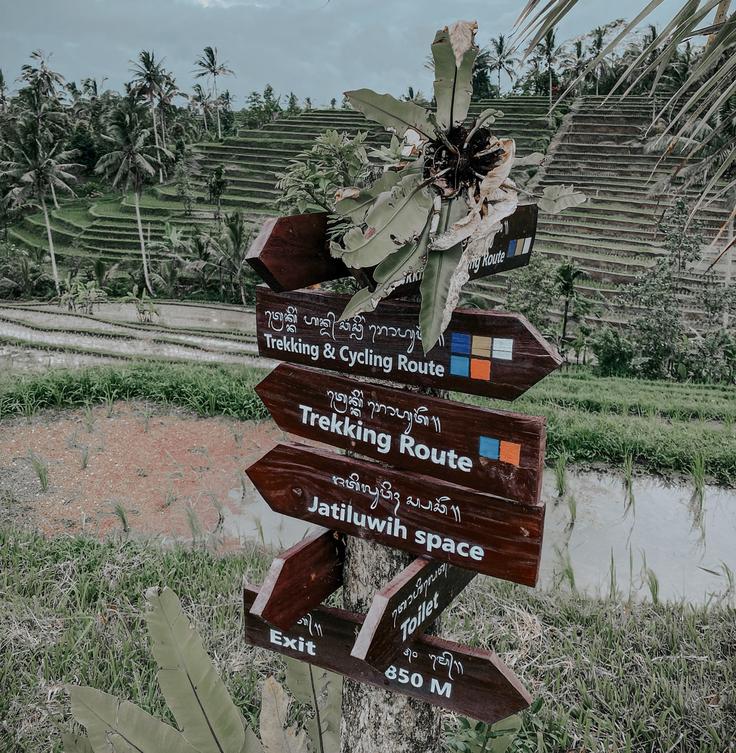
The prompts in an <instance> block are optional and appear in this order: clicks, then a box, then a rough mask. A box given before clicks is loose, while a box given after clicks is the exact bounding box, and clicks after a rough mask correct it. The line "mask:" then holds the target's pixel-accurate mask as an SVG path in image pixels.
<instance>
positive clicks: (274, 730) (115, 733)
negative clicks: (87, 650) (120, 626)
mask: <svg viewBox="0 0 736 753" xmlns="http://www.w3.org/2000/svg"><path fill="white" fill-rule="evenodd" d="M146 602H147V606H148V609H147V612H146V624H147V627H148V635H149V640H150V645H151V653H152V654H153V658H154V660H155V662H156V665H157V666H158V674H157V679H158V684H159V687H160V689H161V692H162V693H163V696H164V698H165V700H166V703H167V704H168V706H169V709H170V711H171V714H172V715H173V717H174V719H175V720H176V724H177V726H178V729H177V728H176V727H173V726H171V725H169V724H165V723H164V722H162V721H160V720H159V719H156V718H155V717H153V716H151V715H150V714H148V713H147V712H145V711H143V710H142V709H140V708H139V707H138V706H136V705H135V704H133V703H130V702H129V701H123V700H121V699H120V698H116V697H115V696H112V695H109V694H108V693H104V692H102V691H100V690H95V689H94V688H90V687H79V686H70V687H69V688H68V690H69V695H70V696H71V705H72V715H73V716H74V719H75V720H76V721H77V722H79V723H80V724H81V725H83V726H84V727H85V728H86V730H87V736H86V737H75V736H73V735H71V734H64V735H63V736H62V739H63V743H64V751H65V753H131V752H132V751H135V752H136V753H161V752H162V751H166V752H167V753H307V751H308V750H309V747H308V738H307V735H306V732H305V731H304V730H298V729H297V728H296V727H293V726H289V725H288V724H287V717H288V712H289V697H288V696H287V694H286V691H285V690H284V688H283V687H282V686H281V685H280V684H279V683H278V682H277V681H276V679H275V678H273V677H269V678H268V679H267V680H266V681H265V682H264V684H263V690H262V700H261V713H260V718H259V734H260V740H259V738H258V737H257V736H256V734H255V733H254V732H253V730H251V729H250V728H249V727H248V726H247V724H246V723H245V720H244V719H243V716H242V715H241V713H240V711H239V710H238V708H237V706H236V705H235V703H234V702H233V700H232V698H231V697H230V694H229V693H228V690H227V688H226V687H225V684H224V683H223V681H222V679H221V678H220V677H219V675H218V674H217V671H216V670H215V667H214V665H213V664H212V661H211V659H210V657H209V656H208V655H207V652H206V651H205V649H204V646H203V645H202V639H201V637H200V635H199V633H198V632H197V631H196V630H195V629H194V628H193V627H192V625H191V623H190V622H189V619H188V618H187V616H186V615H185V614H184V611H183V609H182V607H181V604H180V602H179V599H178V598H177V596H176V594H175V593H174V592H173V591H172V590H171V589H169V588H164V589H159V588H151V589H149V590H148V591H147V592H146ZM287 682H288V683H289V685H290V687H291V688H292V689H293V692H294V693H295V695H296V696H297V698H299V700H303V701H304V702H305V703H307V704H310V705H311V706H312V708H313V709H314V710H315V718H314V719H313V720H312V721H311V724H310V728H311V729H312V731H313V734H314V737H313V740H314V741H315V743H319V748H318V750H319V751H320V753H338V751H339V748H340V745H339V708H340V700H339V699H340V695H341V682H340V679H339V678H338V677H337V676H336V675H333V674H332V673H330V672H326V671H322V670H314V669H312V668H311V667H304V666H302V665H300V664H299V662H296V661H293V660H291V661H290V662H289V665H288V672H287ZM335 713H337V716H335Z"/></svg>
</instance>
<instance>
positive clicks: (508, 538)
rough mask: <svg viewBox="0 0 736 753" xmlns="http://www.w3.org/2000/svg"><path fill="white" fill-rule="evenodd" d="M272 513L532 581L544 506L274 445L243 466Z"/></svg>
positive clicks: (331, 455)
mask: <svg viewBox="0 0 736 753" xmlns="http://www.w3.org/2000/svg"><path fill="white" fill-rule="evenodd" d="M247 474H248V477H249V478H250V480H251V481H252V482H253V483H254V484H255V486H256V488H257V489H258V491H259V492H260V493H261V494H262V495H263V498H264V499H265V500H266V503H267V504H268V506H269V507H270V508H271V509H272V510H274V512H278V513H281V514H282V515H289V516H290V517H292V518H298V519H299V520H306V521H309V522H310V523H317V524H318V525H321V526H325V527H326V528H331V529H333V530H336V531H340V532H341V533H345V534H348V535H350V536H357V537H359V538H363V539H370V540H372V541H376V542H378V543H379V544H384V545H385V546H391V547H394V548H396V549H403V550H404V551H406V552H410V553H411V554H414V555H425V554H426V555H428V556H430V557H433V558H434V559H437V560H441V561H443V562H449V563H451V564H453V565H457V566H459V567H464V568H467V569H469V570H475V571H477V572H479V573H483V574H485V575H493V576H495V577H497V578H504V579H505V580H510V581H513V582H514V583H522V584H524V585H526V586H533V585H535V584H536V582H537V575H538V572H539V559H540V556H541V551H542V524H543V522H544V505H539V504H535V505H522V504H520V503H516V502H511V501H509V500H507V499H501V498H499V497H492V496H491V495H490V494H483V493H481V492H476V491H474V490H472V489H467V488H465V487H462V486H455V485H454V484H448V483H444V482H439V481H437V480H436V479H434V478H430V477H429V476H422V475H419V474H413V473H412V474H410V473H405V472H400V471H395V470H393V469H391V468H388V467H386V466H381V465H377V464H375V463H368V462H366V461H363V460H357V459H355V458H346V457H344V456H342V455H335V454H334V453H331V452H324V451H322V450H317V449H313V448H308V447H300V446H298V445H287V444H279V445H276V447H274V449H272V450H270V451H269V452H268V453H266V455H265V456H264V457H262V458H261V459H260V460H257V461H256V462H255V463H254V464H253V465H251V466H250V468H248V470H247Z"/></svg>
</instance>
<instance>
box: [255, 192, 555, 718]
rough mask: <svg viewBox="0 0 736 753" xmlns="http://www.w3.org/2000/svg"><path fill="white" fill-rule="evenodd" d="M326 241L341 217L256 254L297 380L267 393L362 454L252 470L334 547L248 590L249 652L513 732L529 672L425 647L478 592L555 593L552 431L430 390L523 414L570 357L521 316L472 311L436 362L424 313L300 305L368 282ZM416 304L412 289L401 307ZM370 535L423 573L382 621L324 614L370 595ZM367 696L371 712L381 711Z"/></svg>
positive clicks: (270, 499)
mask: <svg viewBox="0 0 736 753" xmlns="http://www.w3.org/2000/svg"><path fill="white" fill-rule="evenodd" d="M536 222H537V209H536V207H535V206H532V205H527V206H521V207H519V208H518V210H517V211H516V213H515V214H513V215H512V216H511V217H509V218H507V219H506V220H504V222H503V225H502V230H501V232H499V233H498V234H497V235H496V237H495V240H494V243H493V245H492V246H491V248H489V250H488V252H487V253H486V254H485V256H484V257H482V258H481V259H479V260H477V262H476V263H475V264H474V265H473V266H472V267H471V269H470V277H471V279H472V278H474V277H480V276H484V275H488V274H495V273H497V272H501V271H506V270H509V269H514V268H517V267H520V266H523V265H524V264H527V263H528V261H529V257H530V255H531V251H532V246H533V242H534V234H535V231H536ZM326 223H327V218H326V215H324V214H316V215H300V216H295V217H287V218H280V219H276V220H270V221H268V222H267V223H266V224H265V225H264V228H263V230H262V232H261V233H260V235H259V236H258V238H257V240H256V241H255V243H254V244H253V246H252V248H251V250H250V252H249V254H248V261H249V262H250V263H251V265H252V266H253V267H254V268H255V269H256V270H257V271H258V272H259V274H260V275H261V277H262V278H263V279H264V280H265V281H266V282H267V283H268V285H269V286H270V288H271V290H268V289H266V288H264V287H262V286H261V287H259V288H258V289H257V294H256V319H257V327H258V349H259V353H260V355H261V356H263V357H267V358H272V359H276V360H279V361H285V362H287V363H282V364H280V365H279V366H277V367H276V369H274V370H273V371H272V372H271V374H269V375H268V376H267V377H266V378H265V379H264V380H263V381H262V382H261V383H260V384H259V385H258V387H257V388H256V389H257V392H258V395H259V396H260V397H261V399H262V400H263V402H264V404H265V405H266V407H267V408H268V409H269V411H270V413H271V415H272V416H273V419H274V421H275V422H276V423H277V424H278V426H279V427H280V428H281V429H283V430H284V431H285V432H287V433H289V434H292V435H295V436H296V437H299V438H302V439H303V440H307V441H310V442H317V443H319V444H320V445H328V446H329V447H335V448H338V449H339V450H343V451H346V452H348V453H349V454H350V456H345V455H341V454H337V453H335V452H333V451H330V450H327V449H324V448H322V447H314V446H306V445H303V444H286V443H284V444H279V445H277V446H276V447H275V448H274V449H272V450H270V451H269V452H268V453H266V455H264V456H263V457H262V458H261V459H260V460H258V461H256V462H255V463H253V464H252V465H251V466H250V467H249V468H248V469H247V471H246V472H247V474H248V476H249V477H250V479H251V480H252V481H253V483H254V484H255V486H256V488H257V489H258V490H259V492H260V493H261V494H262V495H263V497H264V499H265V500H266V503H267V504H268V505H269V506H270V507H271V509H272V510H274V511H276V512H279V513H282V514H284V515H289V516H291V517H295V518H298V519H300V520H304V521H309V522H311V523H317V524H319V525H321V526H323V527H325V528H326V529H328V530H327V531H325V532H320V533H317V534H314V535H312V536H310V537H308V538H307V539H305V540H304V541H302V542H300V543H299V544H297V545H295V546H293V547H291V549H289V550H287V551H286V552H284V553H282V554H281V555H280V556H279V557H277V558H275V559H274V561H273V564H272V566H271V569H270V570H269V572H268V574H267V576H266V578H265V581H264V583H263V585H262V587H261V588H260V590H257V589H254V588H252V587H250V586H246V588H245V590H244V606H245V638H246V641H248V642H249V643H252V644H253V645H257V646H261V647H263V648H268V649H271V650H274V651H277V652H279V653H282V654H286V655H288V656H293V657H295V658H298V659H302V660H304V661H307V662H309V663H311V664H315V665H317V666H320V667H324V668H326V669H329V670H332V671H335V672H340V673H342V674H343V675H345V676H346V677H348V678H350V679H352V680H355V681H357V682H360V683H368V684H370V685H375V686H377V687H381V688H387V689H391V690H394V691H396V692H398V693H403V694H405V695H408V696H411V697H412V698H415V699H418V700H421V701H425V702H427V703H430V704H434V705H438V706H442V707H444V708H447V709H450V710H452V711H455V712H457V713H460V714H465V715H468V716H471V717H473V718H475V719H479V720H481V721H485V722H489V723H492V722H496V721H498V720H499V719H502V718H504V717H506V716H508V715H510V714H513V713H515V712H517V711H520V710H521V709H523V708H525V707H526V706H528V705H529V703H530V697H529V695H528V693H527V692H526V691H525V690H524V688H523V687H522V686H521V684H520V682H519V680H518V679H517V678H516V677H515V675H514V674H513V672H511V671H510V670H509V669H508V668H507V667H506V666H505V665H504V664H503V663H502V662H501V661H500V660H499V658H498V657H497V656H496V655H495V654H493V653H492V652H490V651H484V650H480V649H472V648H468V647H465V646H459V645H457V644H455V643H450V642H448V641H444V640H442V639H440V638H435V637H428V636H426V635H425V631H426V630H427V629H428V628H429V627H430V626H431V625H432V624H433V623H435V621H436V620H437V618H438V617H439V616H440V615H441V614H442V612H443V611H444V610H446V609H447V608H448V607H450V606H451V604H452V602H453V600H454V599H455V598H456V597H457V596H458V594H460V592H461V591H462V590H463V589H464V588H465V587H466V586H467V585H468V584H469V583H470V582H471V580H472V579H473V578H474V577H475V576H476V574H479V573H480V574H484V575H489V576H493V577H496V578H503V579H505V580H509V581H512V582H515V583H521V584H524V585H529V586H533V585H534V584H535V583H536V581H537V577H538V573H539V564H540V557H541V550H542V534H543V524H544V504H543V503H542V502H541V501H540V491H541V481H542V468H543V464H544V448H545V422H544V419H543V418H538V417H534V416H526V415H522V414H519V413H512V412H510V411H499V410H489V409H485V408H479V407H474V406H470V405H464V404H462V403H458V402H453V401H450V400H446V399H440V398H439V397H432V396H430V395H428V394H427V392H428V391H429V390H434V391H437V390H439V391H457V392H464V393H469V394H475V395H482V396H486V397H492V398H500V399H504V400H513V399H514V398H516V397H518V396H519V395H521V394H523V393H524V392H525V391H526V390H527V389H529V388H530V387H531V386H532V385H534V384H536V383H537V382H538V381H539V380H540V379H542V378H543V377H544V376H546V375H547V374H548V373H550V372H551V371H553V370H554V369H556V368H557V367H558V366H559V365H560V363H561V359H560V357H559V355H558V354H557V352H556V351H555V350H554V349H553V348H552V347H551V346H550V345H549V344H548V343H547V342H546V341H545V340H544V339H543V338H542V336H541V335H540V334H539V333H538V332H537V331H536V330H535V329H534V327H532V326H531V325H530V324H529V322H527V321H526V319H524V317H522V316H519V315H517V314H510V313H503V312H497V311H470V310H460V309H458V310H456V311H455V312H454V313H453V316H452V319H451V321H450V324H449V326H448V328H447V330H446V331H445V333H444V335H443V336H442V337H441V338H440V340H439V342H438V344H437V345H436V346H435V347H434V348H432V350H431V351H430V352H429V353H427V354H426V355H425V353H424V351H423V348H422V343H421V338H420V333H419V327H418V313H419V306H418V304H417V303H414V302H411V301H405V300H396V299H394V300H389V301H383V302H382V303H381V304H380V306H379V308H378V309H377V310H376V311H375V312H372V313H367V314H362V315H360V316H357V317H353V318H351V319H348V320H346V321H341V320H340V317H341V314H342V311H343V310H344V308H345V304H346V303H347V301H348V300H349V296H345V295H337V294H334V293H329V292H324V291H317V290H304V289H301V290H300V289H299V288H305V287H307V286H311V285H315V284H317V283H320V282H322V281H325V280H330V279H335V278H338V277H343V276H346V275H347V274H349V273H350V272H351V270H348V269H347V267H345V266H344V265H343V264H342V262H339V261H336V260H334V259H332V258H331V257H330V255H329V250H328V245H329V244H328V242H327V232H326V230H327V224H326ZM361 274H362V275H363V281H364V282H366V281H367V282H368V284H371V279H370V273H369V271H368V273H367V277H366V272H362V273H361ZM417 287H418V280H414V279H412V278H407V279H406V281H405V283H404V284H403V285H401V286H400V287H399V288H398V289H397V290H396V291H394V296H401V295H405V294H407V293H410V292H413V291H416V289H417ZM329 372H333V373H329ZM335 372H345V374H343V375H340V374H339V373H335ZM348 375H349V376H348ZM366 377H367V378H374V379H379V380H383V381H389V382H392V383H394V385H397V384H398V385H409V386H410V388H411V389H399V388H397V386H387V385H380V384H376V383H373V382H370V381H366V380H365V378H366ZM351 537H354V538H359V539H361V540H363V541H366V542H375V543H377V544H382V545H384V546H387V547H391V548H393V549H398V550H402V551H404V552H408V553H410V554H412V555H414V556H415V557H416V559H414V561H413V562H411V564H409V565H408V566H407V567H405V568H404V569H403V570H402V571H400V572H399V571H398V570H399V568H398V567H396V566H395V565H394V564H392V565H391V567H390V569H388V570H384V572H389V573H390V574H389V575H388V577H387V578H386V580H388V578H391V580H390V582H389V583H386V584H385V585H383V586H382V587H380V588H377V593H375V595H374V596H373V599H372V602H371V603H370V608H369V609H368V610H367V614H365V615H361V614H355V613H353V612H346V611H342V610H338V609H331V608H327V607H325V606H323V605H322V602H323V601H324V600H325V599H326V598H327V597H328V596H329V595H330V594H332V593H333V592H334V591H335V590H337V589H338V588H339V587H340V586H341V585H344V586H345V590H346V593H350V589H351V588H352V587H353V586H351V583H352V584H355V582H356V576H355V573H356V570H354V569H353V570H351V569H350V568H351V567H353V568H354V567H355V562H356V560H355V551H356V550H355V548H354V547H355V545H354V544H351V543H350V541H351ZM346 546H347V547H353V548H350V549H349V551H348V556H347V558H346ZM382 551H384V552H385V550H382ZM350 553H352V555H351V554H350ZM351 557H352V558H351ZM384 557H385V555H384ZM364 560H365V556H364V555H363V560H361V561H364ZM389 561H390V560H388V559H384V562H389ZM364 564H366V562H364ZM362 573H363V578H364V579H365V578H367V579H368V580H371V575H370V571H366V570H363V571H362ZM394 573H396V575H395V577H392V576H394ZM359 582H363V581H359ZM372 582H373V583H381V584H382V583H384V581H382V580H379V579H378V578H375V577H373V578H372ZM371 593H372V591H369V592H368V593H367V596H368V601H370V595H371ZM365 596H366V594H365V592H364V595H363V596H361V598H365ZM354 603H355V602H354ZM364 603H365V602H364ZM351 606H352V604H351ZM348 685H349V683H348ZM346 687H347V686H346ZM354 687H355V686H353V688H354ZM349 697H350V698H351V699H352V700H351V703H352V704H354V705H355V706H356V708H359V707H360V700H357V701H356V699H360V698H362V696H360V695H354V696H349Z"/></svg>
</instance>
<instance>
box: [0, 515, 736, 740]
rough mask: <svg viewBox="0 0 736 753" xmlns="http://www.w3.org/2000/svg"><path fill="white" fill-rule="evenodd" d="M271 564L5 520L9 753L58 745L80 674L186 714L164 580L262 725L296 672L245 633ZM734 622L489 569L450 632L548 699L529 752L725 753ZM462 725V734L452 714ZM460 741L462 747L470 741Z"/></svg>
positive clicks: (2, 556)
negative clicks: (176, 679) (496, 575)
mask: <svg viewBox="0 0 736 753" xmlns="http://www.w3.org/2000/svg"><path fill="white" fill-rule="evenodd" d="M267 562H268V558H267V557H265V556H264V555H261V554H260V553H259V552H257V551H256V550H248V551H245V552H241V553H239V554H238V555H235V556H226V557H219V556H214V555H212V554H210V553H208V552H206V551H204V550H203V549H200V548H193V549H187V550H184V549H179V548H175V549H164V550H162V549H161V548H159V547H157V546H146V545H144V544H141V543H136V542H132V541H121V542H116V541H107V542H105V543H100V542H97V541H93V540H91V539H85V538H68V537H59V538H57V539H54V540H51V541H48V540H44V539H43V538H41V537H39V536H36V535H33V534H27V533H20V532H17V531H9V530H7V529H0V592H1V593H2V594H3V605H2V607H3V608H2V610H1V611H0V634H2V635H3V640H4V641H5V640H8V639H11V640H12V641H13V650H12V651H4V652H2V654H0V656H1V657H2V658H0V686H2V687H3V690H4V692H3V693H2V694H1V695H0V716H2V718H3V719H4V727H3V730H2V732H0V735H4V736H5V738H4V741H7V745H6V747H8V748H9V749H12V750H17V751H23V752H24V753H25V752H27V753H35V752H36V751H38V750H52V751H54V753H58V751H59V750H60V748H59V737H58V735H59V733H58V728H61V729H68V728H69V723H70V718H69V703H68V699H67V698H66V696H65V694H64V692H63V690H62V685H63V684H65V683H74V684H84V685H90V686H92V687H99V688H104V689H105V690H106V691H107V692H110V693H112V694H114V695H118V696H121V697H124V698H130V699H131V700H133V701H134V702H135V703H137V704H138V705H140V706H141V707H142V708H144V709H145V710H146V711H149V712H150V713H151V714H153V715H154V716H155V717H157V718H159V719H162V720H164V721H166V722H169V723H173V722H174V720H173V718H172V716H171V713H170V712H169V710H168V709H167V708H166V705H165V704H164V702H163V699H162V697H161V696H160V694H159V693H158V691H157V682H156V676H155V673H156V665H155V662H154V661H153V660H152V658H151V656H150V653H149V649H148V646H147V645H146V642H145V641H143V640H141V636H142V634H143V632H144V629H145V628H144V617H143V610H142V607H143V598H142V594H143V593H144V591H145V590H146V589H147V588H150V587H153V586H163V585H169V586H171V587H172V588H176V590H177V591H178V592H179V593H180V594H181V597H182V603H183V606H184V609H185V611H186V613H187V615H188V616H189V618H190V619H191V620H192V622H193V624H194V625H195V627H196V628H197V629H198V630H199V631H200V633H201V635H202V637H203V642H204V647H205V650H206V651H207V652H208V653H209V654H210V655H211V656H216V657H218V660H217V662H216V666H217V669H218V672H219V674H220V675H221V676H222V678H223V680H224V683H225V685H226V687H227V689H228V691H229V693H230V694H231V696H232V698H233V699H234V701H235V703H236V705H237V707H238V708H239V710H240V711H241V712H242V713H243V715H244V717H245V720H246V722H247V723H248V724H249V725H250V726H252V727H254V728H257V726H258V719H257V717H258V700H257V699H258V698H259V697H260V693H259V687H260V685H261V684H262V682H263V680H264V679H265V678H266V677H267V676H268V675H270V674H275V675H276V676H277V677H278V678H279V679H281V678H283V677H284V668H283V664H282V663H281V662H280V661H279V660H278V658H277V657H276V656H275V655H274V654H272V653H269V652H264V651H260V650H255V649H253V648H250V647H248V646H246V645H245V644H244V643H243V639H242V633H241V627H240V626H241V617H240V613H241V610H242V601H241V596H240V588H241V582H242V578H243V576H245V577H246V579H247V580H249V581H251V582H260V581H261V580H262V578H263V576H264V573H265V569H266V565H267ZM31 613H32V614H33V615H34V618H33V619H32V620H29V619H28V615H29V614H31ZM733 624H734V613H733V610H730V609H725V608H720V607H718V606H713V607H712V608H711V609H709V610H704V609H700V608H693V607H688V606H682V605H667V604H657V605H651V604H618V603H616V602H614V601H597V600H593V599H584V598H581V597H578V596H575V595H569V594H564V593H552V594H544V593H541V592H534V591H531V590H529V589H523V588H520V587H515V586H512V585H510V584H503V583H499V582H497V581H493V580H491V579H485V578H484V579H479V580H478V581H477V582H476V583H474V584H473V585H472V586H471V587H469V588H468V589H467V590H466V591H465V592H464V594H463V596H462V598H461V600H460V601H459V608H458V609H456V610H454V611H453V612H451V613H450V615H449V617H448V618H447V620H446V632H447V633H448V634H452V635H453V637H454V638H456V639H458V640H460V641H466V642H469V643H471V644H472V645H478V646H492V647H493V648H494V649H495V650H496V651H498V653H499V654H500V655H501V656H502V657H503V658H505V659H506V660H507V661H512V663H513V666H514V669H515V671H516V672H517V673H518V674H519V675H520V676H521V677H522V679H523V681H524V682H525V683H526V684H527V685H528V686H529V687H530V688H531V690H532V693H533V695H535V696H536V697H538V698H539V699H540V701H539V702H538V704H536V705H535V708H534V711H533V712H531V713H530V712H527V713H526V714H524V715H523V725H522V729H521V732H520V735H519V737H518V738H517V740H516V742H515V747H514V748H512V749H513V750H514V751H515V753H537V752H538V751H539V750H540V749H543V750H547V751H553V752H554V753H558V752H560V751H566V750H570V749H573V748H574V747H575V746H578V747H580V746H582V747H583V749H585V750H589V751H594V752H595V753H599V752H602V751H609V750H632V751H634V750H636V751H638V750H668V749H670V748H671V749H672V750H675V749H677V750H679V751H682V752H683V753H696V752H697V753H723V751H724V750H727V749H728V744H729V742H730V740H731V733H732V731H733V728H734V725H735V724H736V709H734V706H733V704H732V703H731V701H730V700H729V688H731V687H732V686H733V684H734V682H736V675H735V674H734V672H735V671H736V667H734V664H733V662H732V661H731V659H730V655H729V651H730V648H729V647H730V645H731V644H732V642H733ZM693 657H697V659H694V658H693ZM563 670H564V671H563ZM448 727H449V728H450V729H451V730H455V729H456V725H455V723H454V722H452V721H450V720H449V719H448ZM448 738H449V739H448V744H450V743H451V744H452V746H453V747H451V748H449V749H450V750H453V751H458V750H462V748H461V747H458V746H457V745H456V744H455V741H456V740H457V737H456V736H455V735H452V736H450V735H448ZM0 739H3V738H0ZM540 745H543V746H544V747H543V748H540V747H539V746H540Z"/></svg>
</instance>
